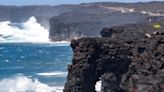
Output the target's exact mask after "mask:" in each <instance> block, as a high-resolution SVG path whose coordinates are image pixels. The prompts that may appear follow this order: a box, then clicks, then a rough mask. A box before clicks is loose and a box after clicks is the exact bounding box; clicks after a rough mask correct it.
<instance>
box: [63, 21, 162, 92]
mask: <svg viewBox="0 0 164 92" xmlns="http://www.w3.org/2000/svg"><path fill="white" fill-rule="evenodd" d="M128 29H131V33H133V36H131V34H126V37H125V35H124V34H125V33H127V32H128V31H127V30H128ZM132 29H133V30H132ZM144 29H145V30H146V29H149V30H150V31H149V32H148V31H142V32H141V31H139V30H144ZM113 30H114V31H113ZM151 30H153V28H151V25H147V26H143V25H140V24H130V25H123V26H119V27H113V28H105V29H103V30H102V31H101V34H102V38H82V39H79V40H74V41H72V43H71V47H72V49H73V52H74V56H73V61H72V65H69V66H68V72H69V73H68V77H67V82H66V84H65V88H64V92H96V91H95V84H96V82H97V81H99V80H101V81H102V86H101V92H164V32H163V28H161V30H157V31H158V32H156V33H154V32H153V31H151ZM105 34H106V35H105ZM145 34H149V35H151V37H149V36H146V35H145ZM134 38H135V39H134Z"/></svg>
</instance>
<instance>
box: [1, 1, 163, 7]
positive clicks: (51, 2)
mask: <svg viewBox="0 0 164 92" xmlns="http://www.w3.org/2000/svg"><path fill="white" fill-rule="evenodd" d="M116 1H117V2H126V3H127V2H147V1H152V0H0V5H17V6H21V5H60V4H79V3H89V2H116ZM154 1H164V0H154Z"/></svg>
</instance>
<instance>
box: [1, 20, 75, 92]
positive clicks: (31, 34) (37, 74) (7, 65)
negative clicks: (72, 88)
mask: <svg viewBox="0 0 164 92" xmlns="http://www.w3.org/2000/svg"><path fill="white" fill-rule="evenodd" d="M48 35H49V33H48V30H47V29H45V28H44V27H42V26H41V25H40V24H39V23H38V22H37V20H36V18H35V17H31V18H29V20H28V21H26V22H24V23H11V22H10V21H2V22H0V92H62V90H63V88H64V84H65V82H66V77H67V66H68V65H69V64H71V60H72V56H73V55H72V54H73V53H72V49H71V47H70V46H69V45H70V43H69V42H64V41H62V42H51V41H50V39H49V38H48Z"/></svg>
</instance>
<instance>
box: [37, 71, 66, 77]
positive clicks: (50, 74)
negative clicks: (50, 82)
mask: <svg viewBox="0 0 164 92" xmlns="http://www.w3.org/2000/svg"><path fill="white" fill-rule="evenodd" d="M37 75H40V76H48V77H50V76H55V77H65V76H67V72H59V71H56V72H45V73H37Z"/></svg>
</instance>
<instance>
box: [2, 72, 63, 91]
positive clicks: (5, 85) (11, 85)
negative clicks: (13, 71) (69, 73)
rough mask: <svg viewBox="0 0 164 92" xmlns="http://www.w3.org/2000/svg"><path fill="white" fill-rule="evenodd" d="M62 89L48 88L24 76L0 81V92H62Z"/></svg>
mask: <svg viewBox="0 0 164 92" xmlns="http://www.w3.org/2000/svg"><path fill="white" fill-rule="evenodd" d="M62 90H63V87H57V86H54V87H52V86H48V85H47V84H44V83H42V82H40V81H39V80H37V79H35V80H33V79H31V78H29V77H26V76H22V75H21V76H15V77H12V78H6V79H3V80H0V92H62Z"/></svg>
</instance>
